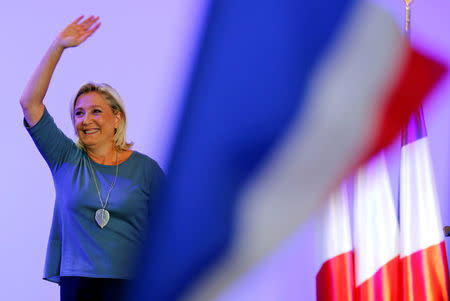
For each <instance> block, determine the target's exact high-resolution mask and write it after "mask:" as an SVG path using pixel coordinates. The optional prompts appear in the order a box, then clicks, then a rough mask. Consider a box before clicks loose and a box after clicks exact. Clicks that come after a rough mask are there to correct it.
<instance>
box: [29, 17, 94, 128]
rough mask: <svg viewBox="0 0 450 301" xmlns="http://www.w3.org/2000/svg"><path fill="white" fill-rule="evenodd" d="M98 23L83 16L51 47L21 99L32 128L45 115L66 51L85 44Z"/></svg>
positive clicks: (68, 27)
mask: <svg viewBox="0 0 450 301" xmlns="http://www.w3.org/2000/svg"><path fill="white" fill-rule="evenodd" d="M98 21H99V18H98V17H95V18H94V17H93V16H91V17H89V18H87V19H85V20H84V21H83V16H81V17H79V18H77V19H76V20H75V21H73V22H72V23H71V24H69V25H68V26H67V27H66V28H65V29H64V30H63V31H61V32H60V33H59V34H58V35H57V36H56V38H55V40H54V41H53V43H52V44H51V45H50V47H49V49H48V50H47V52H46V53H45V55H44V57H43V58H42V60H41V62H40V64H39V66H38V67H37V68H36V70H35V71H34V73H33V76H32V77H31V79H30V80H29V82H28V84H27V86H26V87H25V90H24V91H23V93H22V97H21V98H20V104H21V106H22V109H23V114H24V116H25V120H26V121H27V123H28V124H29V125H30V126H33V125H35V124H36V123H37V122H38V121H39V120H40V119H41V117H42V114H43V113H44V104H43V100H44V97H45V94H46V93H47V89H48V85H49V84H50V79H51V78H52V75H53V71H54V70H55V67H56V64H57V63H58V61H59V59H60V57H61V55H62V53H63V51H64V49H66V48H68V47H76V46H78V45H80V44H81V43H83V42H84V41H85V40H86V39H87V38H88V37H89V36H90V35H92V34H93V33H94V32H95V31H96V30H97V28H98V27H99V26H100V22H98Z"/></svg>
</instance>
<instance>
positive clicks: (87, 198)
mask: <svg viewBox="0 0 450 301" xmlns="http://www.w3.org/2000/svg"><path fill="white" fill-rule="evenodd" d="M24 123H25V127H26V128H27V130H28V132H29V133H30V135H31V137H32V138H33V141H34V143H35V144H36V146H37V147H38V149H39V151H40V153H41V154H42V156H43V157H44V159H45V161H46V162H47V164H48V166H49V167H50V170H51V173H52V176H53V182H54V185H55V192H56V200H55V207H54V212H53V221H52V227H51V231H50V237H49V242H48V246H47V258H46V262H45V269H44V279H46V280H49V281H53V282H58V283H59V280H60V279H59V277H60V276H83V277H94V278H117V279H132V278H133V270H134V267H135V262H134V260H135V258H136V257H137V256H136V255H137V254H136V253H137V251H138V250H139V248H140V247H141V245H142V243H143V239H144V236H145V230H146V226H147V222H148V216H149V213H150V212H149V211H150V207H151V206H152V204H153V203H154V202H155V197H156V193H157V190H158V188H159V187H160V186H161V184H162V181H163V180H164V173H163V172H162V170H161V168H160V167H159V165H158V163H156V162H155V161H154V160H153V159H151V158H149V157H148V156H146V155H144V154H141V153H139V152H136V151H133V153H132V154H131V156H130V157H129V158H128V159H127V160H126V161H124V162H122V163H121V164H119V171H118V176H117V181H116V184H115V186H114V188H113V190H112V191H111V195H110V199H109V201H108V204H107V206H106V209H107V210H108V211H109V213H110V220H109V222H108V224H107V225H106V226H105V227H104V228H103V229H102V228H100V227H99V226H98V225H97V223H96V221H95V212H96V211H97V210H98V209H100V208H101V203H100V200H99V197H98V193H97V189H96V187H95V184H94V180H93V178H92V173H91V171H90V169H89V162H88V161H90V162H91V164H92V167H93V169H94V172H95V173H96V177H97V183H98V185H99V189H101V194H102V198H103V200H105V199H106V195H107V193H108V190H109V187H110V185H111V183H112V182H113V179H114V176H115V172H116V166H112V165H102V164H98V163H96V162H94V161H92V160H91V159H90V158H89V157H88V156H87V154H86V153H85V152H84V151H83V150H81V149H80V148H78V147H77V146H76V144H75V143H74V142H73V141H72V140H71V139H69V138H68V137H67V136H65V135H64V133H63V132H61V131H60V130H59V129H58V128H57V126H56V124H55V122H54V120H53V118H52V117H51V116H50V114H49V113H48V112H47V109H46V110H45V112H44V115H43V116H42V118H41V119H40V120H39V122H38V123H37V124H36V125H34V126H33V127H31V128H30V127H29V126H28V124H27V123H26V122H24ZM100 187H101V188H100Z"/></svg>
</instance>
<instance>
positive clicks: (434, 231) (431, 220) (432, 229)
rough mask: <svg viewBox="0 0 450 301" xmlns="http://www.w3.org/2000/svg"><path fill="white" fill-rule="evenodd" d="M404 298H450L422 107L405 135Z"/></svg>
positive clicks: (402, 168)
mask: <svg viewBox="0 0 450 301" xmlns="http://www.w3.org/2000/svg"><path fill="white" fill-rule="evenodd" d="M400 228H401V265H402V278H403V299H402V300H407V301H410V300H414V301H418V300H436V301H437V300H439V301H440V300H449V288H450V283H449V275H448V265H447V256H446V251H445V243H444V235H443V233H442V222H441V213H440V209H439V202H438V198H437V191H436V187H435V184H434V175H433V171H432V163H431V157H430V154H429V150H428V137H427V133H426V128H425V122H424V118H423V112H422V110H421V109H420V110H419V111H417V113H416V114H415V115H414V116H413V118H412V119H411V121H410V122H409V125H408V128H407V131H406V132H403V135H402V150H401V164H400Z"/></svg>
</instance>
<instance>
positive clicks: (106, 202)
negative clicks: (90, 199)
mask: <svg viewBox="0 0 450 301" xmlns="http://www.w3.org/2000/svg"><path fill="white" fill-rule="evenodd" d="M88 163H89V167H90V169H91V173H92V177H93V179H94V184H95V188H97V193H98V198H99V200H100V203H101V204H102V209H105V208H106V205H107V204H108V200H109V195H110V194H111V190H112V189H113V188H114V185H115V184H116V179H117V174H118V172H119V164H118V163H119V156H118V154H117V151H116V175H115V176H114V180H113V182H112V184H111V186H110V187H109V191H108V195H107V196H106V200H105V203H103V199H102V195H101V193H100V189H99V188H98V184H97V179H96V175H95V173H94V168H93V167H92V164H91V158H89V155H88Z"/></svg>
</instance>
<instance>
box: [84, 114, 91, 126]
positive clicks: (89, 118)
mask: <svg viewBox="0 0 450 301" xmlns="http://www.w3.org/2000/svg"><path fill="white" fill-rule="evenodd" d="M91 120H92V116H91V114H89V113H86V114H85V115H84V116H83V120H82V123H83V125H86V124H89V123H90V122H91Z"/></svg>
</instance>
